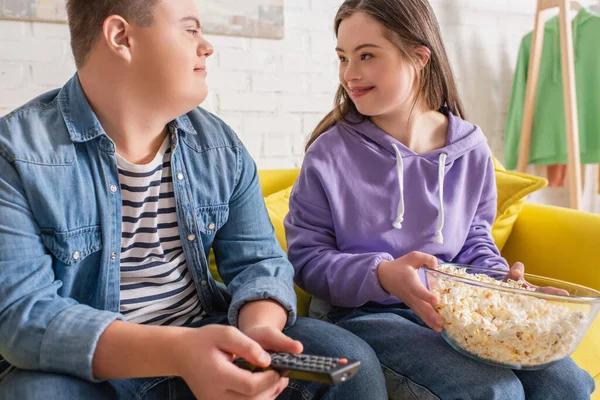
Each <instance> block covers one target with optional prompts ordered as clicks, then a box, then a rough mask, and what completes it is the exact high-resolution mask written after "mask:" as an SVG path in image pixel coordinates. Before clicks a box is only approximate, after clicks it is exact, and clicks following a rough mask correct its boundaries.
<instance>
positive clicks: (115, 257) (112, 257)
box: [110, 252, 117, 261]
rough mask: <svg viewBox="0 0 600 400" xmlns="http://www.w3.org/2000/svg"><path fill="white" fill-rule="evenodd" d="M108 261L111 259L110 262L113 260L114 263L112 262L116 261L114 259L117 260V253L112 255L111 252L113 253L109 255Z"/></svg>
mask: <svg viewBox="0 0 600 400" xmlns="http://www.w3.org/2000/svg"><path fill="white" fill-rule="evenodd" d="M110 259H111V260H113V261H114V260H116V259H117V253H114V252H113V253H112V254H111V255H110Z"/></svg>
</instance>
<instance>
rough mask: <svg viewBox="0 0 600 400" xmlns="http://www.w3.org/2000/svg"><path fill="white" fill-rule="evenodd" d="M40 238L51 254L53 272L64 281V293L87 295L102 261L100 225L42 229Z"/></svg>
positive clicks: (76, 296)
mask: <svg viewBox="0 0 600 400" xmlns="http://www.w3.org/2000/svg"><path fill="white" fill-rule="evenodd" d="M41 237H42V241H43V243H44V245H45V246H46V247H47V248H48V250H49V251H50V252H51V253H52V255H53V256H54V259H55V261H54V263H53V265H54V273H55V276H56V279H57V280H61V281H62V282H63V287H62V288H61V290H62V291H63V293H62V294H63V295H66V296H68V297H72V298H74V299H76V300H77V299H79V298H82V297H88V296H89V295H90V293H91V289H92V283H93V282H95V281H96V277H97V275H98V271H99V268H100V263H101V252H100V250H101V249H102V235H101V229H100V226H91V227H85V228H80V229H75V230H72V231H67V232H57V231H54V230H47V229H46V230H43V231H42V234H41Z"/></svg>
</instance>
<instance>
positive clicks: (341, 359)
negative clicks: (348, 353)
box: [338, 358, 348, 365]
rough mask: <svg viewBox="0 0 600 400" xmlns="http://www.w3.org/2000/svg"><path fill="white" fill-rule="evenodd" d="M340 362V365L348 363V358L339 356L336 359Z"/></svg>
mask: <svg viewBox="0 0 600 400" xmlns="http://www.w3.org/2000/svg"><path fill="white" fill-rule="evenodd" d="M338 362H339V363H340V364H342V365H346V364H348V359H347V358H340V361H338Z"/></svg>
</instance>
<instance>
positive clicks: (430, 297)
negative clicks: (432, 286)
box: [413, 280, 440, 306]
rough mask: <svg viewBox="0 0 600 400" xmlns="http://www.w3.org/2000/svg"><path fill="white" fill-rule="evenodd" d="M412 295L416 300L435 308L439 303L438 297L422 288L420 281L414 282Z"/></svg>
mask: <svg viewBox="0 0 600 400" xmlns="http://www.w3.org/2000/svg"><path fill="white" fill-rule="evenodd" d="M413 295H414V296H415V297H416V298H418V299H420V300H422V301H424V302H426V303H429V304H431V305H433V306H437V305H438V304H439V302H440V299H439V298H438V296H437V295H436V294H435V293H433V292H430V291H429V290H427V289H426V288H425V286H423V284H422V283H421V281H420V280H419V281H418V282H415V289H414V291H413Z"/></svg>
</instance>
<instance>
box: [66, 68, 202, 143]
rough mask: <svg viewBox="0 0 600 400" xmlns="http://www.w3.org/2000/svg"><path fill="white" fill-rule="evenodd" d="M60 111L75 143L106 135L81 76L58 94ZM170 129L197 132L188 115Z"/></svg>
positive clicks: (174, 122)
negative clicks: (84, 91)
mask: <svg viewBox="0 0 600 400" xmlns="http://www.w3.org/2000/svg"><path fill="white" fill-rule="evenodd" d="M58 102H59V107H60V111H61V113H62V115H63V118H64V120H65V124H66V126H67V129H68V130H69V136H70V137H71V140H72V141H73V142H74V143H81V142H87V141H88V140H92V139H95V138H96V137H98V136H100V135H106V132H104V129H103V128H102V125H100V121H98V118H97V117H96V114H95V113H94V111H93V110H92V107H91V106H90V103H89V102H88V100H87V98H86V97H85V93H83V88H82V87H81V82H80V81H79V74H78V73H75V75H74V76H73V77H72V78H71V79H70V80H69V81H68V82H67V83H66V84H65V86H63V88H62V89H61V91H60V93H59V94H58ZM169 127H173V128H175V129H176V130H180V131H182V132H185V133H189V134H191V135H196V130H195V129H194V126H193V125H192V122H191V121H190V119H189V117H188V116H187V115H185V114H184V115H182V116H180V117H178V118H176V119H174V120H173V121H171V122H170V123H169Z"/></svg>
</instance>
